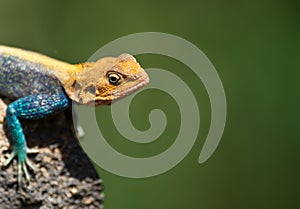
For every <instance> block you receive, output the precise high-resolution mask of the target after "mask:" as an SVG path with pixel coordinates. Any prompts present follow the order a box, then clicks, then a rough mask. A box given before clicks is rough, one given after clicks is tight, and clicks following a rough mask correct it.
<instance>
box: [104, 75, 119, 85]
mask: <svg viewBox="0 0 300 209" xmlns="http://www.w3.org/2000/svg"><path fill="white" fill-rule="evenodd" d="M107 77H108V82H109V83H110V84H112V85H118V84H119V81H120V80H121V78H122V77H121V75H120V74H118V73H115V72H110V73H108V74H107Z"/></svg>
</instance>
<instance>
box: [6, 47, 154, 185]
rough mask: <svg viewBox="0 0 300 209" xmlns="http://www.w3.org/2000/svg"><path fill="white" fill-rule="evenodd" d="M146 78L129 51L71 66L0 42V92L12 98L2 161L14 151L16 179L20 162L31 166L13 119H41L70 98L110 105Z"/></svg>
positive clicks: (65, 104)
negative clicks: (8, 143) (9, 144)
mask: <svg viewBox="0 0 300 209" xmlns="http://www.w3.org/2000/svg"><path fill="white" fill-rule="evenodd" d="M148 82H149V77H148V75H147V74H146V72H145V71H144V70H143V68H142V67H141V66H140V65H139V63H138V62H137V61H136V60H135V58H134V57H132V56H131V55H129V54H122V55H120V56H119V57H116V58H113V57H105V58H102V59H100V60H98V61H97V62H89V63H82V64H75V65H72V64H69V63H66V62H62V61H58V60H55V59H53V58H50V57H47V56H44V55H41V54H38V53H35V52H31V51H26V50H22V49H17V48H13V47H7V46H1V45H0V95H4V96H6V97H8V98H10V99H11V100H13V102H12V103H10V104H9V105H8V106H7V110H6V120H7V123H8V128H9V131H10V132H11V135H12V139H13V143H14V149H13V152H12V153H11V155H10V157H9V158H8V159H7V161H6V163H5V164H6V165H7V164H9V163H10V162H11V160H12V159H13V158H14V157H15V156H17V158H18V182H19V183H20V181H21V176H22V170H23V171H24V173H25V176H26V178H27V179H28V180H29V174H28V172H27V167H26V165H28V166H29V167H31V168H32V169H34V166H33V165H32V163H31V162H30V161H29V159H28V158H27V153H28V152H30V151H32V150H30V149H28V148H27V145H26V139H25V136H24V133H23V129H22V126H21V124H20V121H19V119H33V120H34V119H38V118H42V117H44V116H46V115H50V114H52V113H54V112H57V111H61V110H63V109H65V108H66V107H68V106H70V105H71V103H72V102H71V101H72V100H73V101H75V102H76V103H78V104H84V105H93V104H94V105H105V104H111V102H112V101H114V100H117V99H120V98H122V97H124V96H126V95H128V94H131V93H132V92H134V91H136V90H138V89H139V88H141V87H142V86H144V85H146V84H147V83H148Z"/></svg>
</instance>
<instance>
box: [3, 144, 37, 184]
mask: <svg viewBox="0 0 300 209" xmlns="http://www.w3.org/2000/svg"><path fill="white" fill-rule="evenodd" d="M37 152H38V150H36V149H28V148H27V149H25V151H19V152H18V151H16V150H13V151H12V153H11V154H10V156H9V157H8V159H7V160H6V161H5V164H4V165H5V166H7V165H8V164H9V163H11V161H12V160H13V159H14V157H15V156H18V184H20V183H21V179H22V175H23V172H22V171H24V174H25V178H26V180H27V181H30V175H29V173H28V170H27V166H29V167H30V168H31V169H32V170H33V171H35V170H36V169H35V166H34V165H33V163H32V162H31V161H30V160H29V158H28V157H27V153H37Z"/></svg>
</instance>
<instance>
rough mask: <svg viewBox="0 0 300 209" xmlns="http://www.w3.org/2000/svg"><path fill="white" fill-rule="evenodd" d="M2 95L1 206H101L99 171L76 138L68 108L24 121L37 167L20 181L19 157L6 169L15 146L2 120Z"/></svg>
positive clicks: (2, 109) (2, 107)
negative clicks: (57, 112) (37, 150)
mask: <svg viewBox="0 0 300 209" xmlns="http://www.w3.org/2000/svg"><path fill="white" fill-rule="evenodd" d="M3 101H5V99H3V98H0V165H1V167H0V194H1V195H0V208H3V209H6V208H10V209H14V208H25V209H29V208H32V209H33V208H34V209H37V208H40V209H44V208H47V209H48V208H70V209H71V208H97V209H98V208H103V193H102V190H103V186H102V182H101V179H100V178H99V176H98V174H97V173H96V170H95V169H94V167H93V165H92V164H91V162H90V161H89V158H88V157H87V155H86V154H85V153H84V152H83V150H82V148H81V147H80V145H79V142H78V139H77V138H76V137H74V134H73V131H72V130H73V125H72V120H71V118H70V117H69V116H68V115H70V110H66V111H64V112H62V113H59V114H57V115H55V116H51V117H47V118H45V119H41V120H38V121H22V125H23V128H24V131H25V135H26V139H27V144H28V147H29V148H38V149H39V152H38V153H37V154H29V158H30V160H31V161H32V162H33V163H34V165H35V167H36V171H34V172H33V171H31V170H30V169H29V170H30V174H31V180H30V182H27V181H26V179H25V176H24V175H23V177H22V183H21V184H20V185H18V183H17V160H16V159H14V160H13V162H12V163H11V164H10V165H8V166H7V167H4V166H3V164H4V162H5V160H6V159H7V158H8V156H9V154H10V152H11V147H9V143H8V139H9V138H10V136H9V134H8V131H7V124H6V122H5V120H4V122H1V120H2V118H3V116H4V114H3V113H4V112H5V108H6V104H5V103H4V102H3ZM6 103H7V101H6Z"/></svg>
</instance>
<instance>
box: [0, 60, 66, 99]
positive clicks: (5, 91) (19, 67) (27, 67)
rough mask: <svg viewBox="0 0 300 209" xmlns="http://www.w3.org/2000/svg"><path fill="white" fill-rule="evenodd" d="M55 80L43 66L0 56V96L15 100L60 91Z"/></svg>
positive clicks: (58, 83) (58, 84)
mask: <svg viewBox="0 0 300 209" xmlns="http://www.w3.org/2000/svg"><path fill="white" fill-rule="evenodd" d="M61 89H62V87H61V84H60V82H59V80H58V79H57V78H55V77H54V76H53V75H51V74H50V73H49V72H48V70H47V69H45V67H44V66H42V65H40V64H38V63H33V62H30V61H27V60H23V59H21V58H18V57H16V56H12V55H9V56H7V55H0V94H1V95H4V96H6V97H8V98H10V99H17V98H20V97H24V96H27V95H30V94H36V93H50V92H56V91H59V90H61Z"/></svg>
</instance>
